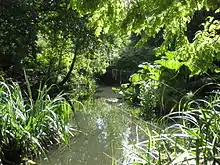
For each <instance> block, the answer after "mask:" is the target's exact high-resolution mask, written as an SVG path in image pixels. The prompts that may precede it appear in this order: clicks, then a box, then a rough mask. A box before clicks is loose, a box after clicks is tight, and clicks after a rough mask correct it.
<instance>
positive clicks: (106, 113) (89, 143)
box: [38, 96, 137, 165]
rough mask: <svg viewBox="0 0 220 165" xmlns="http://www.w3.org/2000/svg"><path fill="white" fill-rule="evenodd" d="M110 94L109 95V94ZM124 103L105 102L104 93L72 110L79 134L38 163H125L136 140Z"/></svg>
mask: <svg viewBox="0 0 220 165" xmlns="http://www.w3.org/2000/svg"><path fill="white" fill-rule="evenodd" d="M111 97H112V96H111ZM128 109H129V108H128V106H126V105H119V104H118V103H113V104H108V103H106V98H105V96H102V99H98V100H96V101H95V102H94V103H91V104H90V105H89V106H86V107H84V108H83V110H81V111H80V112H77V113H76V118H75V120H74V121H76V122H77V123H78V126H79V129H80V131H81V133H79V134H78V135H77V136H76V137H74V138H73V139H72V141H71V143H70V144H69V145H68V146H65V147H60V148H58V149H56V150H54V151H52V152H50V153H49V155H48V158H42V160H41V161H39V162H38V164H40V165H112V164H113V163H114V161H117V162H118V164H121V163H123V162H125V159H124V158H125V157H127V156H128V155H129V154H131V153H130V151H129V147H131V145H129V144H130V143H131V142H132V141H136V127H137V125H136V124H135V122H134V120H133V119H132V117H131V115H129V113H128Z"/></svg>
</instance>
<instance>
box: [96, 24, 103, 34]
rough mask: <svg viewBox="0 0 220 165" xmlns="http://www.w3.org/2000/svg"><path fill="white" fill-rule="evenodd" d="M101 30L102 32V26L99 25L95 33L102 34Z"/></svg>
mask: <svg viewBox="0 0 220 165" xmlns="http://www.w3.org/2000/svg"><path fill="white" fill-rule="evenodd" d="M101 32H102V27H100V26H99V27H97V28H96V30H95V35H96V36H100V33H101Z"/></svg>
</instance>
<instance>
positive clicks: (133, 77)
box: [129, 73, 141, 82]
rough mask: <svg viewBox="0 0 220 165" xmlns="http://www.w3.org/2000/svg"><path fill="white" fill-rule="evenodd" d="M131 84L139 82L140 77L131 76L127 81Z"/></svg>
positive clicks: (137, 75) (136, 75)
mask: <svg viewBox="0 0 220 165" xmlns="http://www.w3.org/2000/svg"><path fill="white" fill-rule="evenodd" d="M129 80H130V81H131V82H137V81H140V80H141V76H140V75H139V74H137V73H135V74H133V75H132V76H131V77H130V79H129Z"/></svg>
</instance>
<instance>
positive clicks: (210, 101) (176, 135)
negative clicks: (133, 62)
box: [124, 91, 220, 165]
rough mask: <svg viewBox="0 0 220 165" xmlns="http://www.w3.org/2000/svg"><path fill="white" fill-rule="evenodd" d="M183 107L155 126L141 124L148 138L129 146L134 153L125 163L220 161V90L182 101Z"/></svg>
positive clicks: (145, 164)
mask: <svg viewBox="0 0 220 165" xmlns="http://www.w3.org/2000/svg"><path fill="white" fill-rule="evenodd" d="M179 108H180V109H179V111H178V112H172V113H170V114H168V115H166V116H165V117H163V119H162V120H161V121H160V122H158V123H157V124H155V126H154V127H153V128H152V126H150V127H149V126H143V125H142V126H141V127H139V128H140V129H141V130H142V131H143V132H144V133H145V134H146V135H147V136H148V138H147V139H146V140H145V141H137V142H136V144H134V145H133V144H132V145H130V146H128V148H130V152H129V153H130V154H129V155H127V159H126V161H125V162H124V163H125V164H132V163H133V164H135V165H152V164H167V165H168V164H169V165H170V164H173V165H174V164H175V165H179V164H196V165H199V164H219V163H220V126H219V123H220V111H219V110H220V92H219V91H217V92H216V93H215V95H214V96H211V97H210V98H207V99H198V100H191V101H189V100H188V101H186V102H185V103H184V104H183V103H180V106H179ZM156 125H158V127H157V126H156Z"/></svg>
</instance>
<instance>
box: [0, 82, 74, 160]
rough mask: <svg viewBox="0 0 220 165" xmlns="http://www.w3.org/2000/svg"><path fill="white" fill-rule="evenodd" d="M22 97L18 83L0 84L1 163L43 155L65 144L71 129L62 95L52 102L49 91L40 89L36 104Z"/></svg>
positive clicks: (28, 97)
mask: <svg viewBox="0 0 220 165" xmlns="http://www.w3.org/2000/svg"><path fill="white" fill-rule="evenodd" d="M27 88H28V94H26V95H24V92H23V93H22V91H21V89H20V87H19V85H18V84H17V83H12V84H11V85H9V84H6V83H5V82H0V141H1V143H0V159H2V162H3V163H4V164H10V163H12V164H13V162H14V163H15V164H16V163H17V164H19V163H20V162H22V159H23V158H24V157H26V158H30V159H32V158H33V157H36V156H39V155H41V154H45V153H46V151H47V150H48V149H50V146H52V145H54V144H59V143H68V140H69V137H70V135H73V129H72V128H71V126H70V123H69V119H70V116H71V108H70V106H69V104H68V103H67V102H66V101H65V99H64V97H63V95H61V94H60V95H57V96H56V97H55V98H51V97H50V96H49V95H48V91H49V88H46V87H42V88H41V87H40V88H39V90H38V96H37V99H36V100H33V99H32V96H31V90H30V85H29V83H28V81H27Z"/></svg>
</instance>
